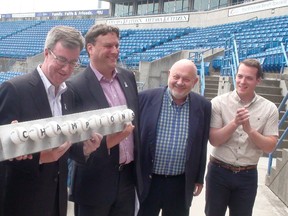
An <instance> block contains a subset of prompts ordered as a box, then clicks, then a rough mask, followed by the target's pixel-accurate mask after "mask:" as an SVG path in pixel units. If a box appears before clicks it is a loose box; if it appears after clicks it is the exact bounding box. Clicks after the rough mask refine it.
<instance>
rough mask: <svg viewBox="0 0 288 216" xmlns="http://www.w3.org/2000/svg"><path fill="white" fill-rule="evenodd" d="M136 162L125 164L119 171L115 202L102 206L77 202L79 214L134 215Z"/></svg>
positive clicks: (76, 212) (95, 215) (77, 212)
mask: <svg viewBox="0 0 288 216" xmlns="http://www.w3.org/2000/svg"><path fill="white" fill-rule="evenodd" d="M133 167H134V163H133V162H131V163H130V164H128V165H125V166H124V167H123V169H121V171H119V179H118V191H117V197H116V198H115V201H114V203H111V204H107V205H102V206H101V207H96V206H89V205H83V204H76V203H75V209H74V212H75V215H77V216H134V214H135V197H136V195H135V183H134V177H133Z"/></svg>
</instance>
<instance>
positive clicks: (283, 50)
mask: <svg viewBox="0 0 288 216" xmlns="http://www.w3.org/2000/svg"><path fill="white" fill-rule="evenodd" d="M286 43H288V41H286ZM281 48H282V52H283V55H284V59H285V63H286V66H287V67H288V57H287V54H286V50H285V46H284V44H283V43H281Z"/></svg>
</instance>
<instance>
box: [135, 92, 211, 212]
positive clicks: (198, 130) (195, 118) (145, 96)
mask: <svg viewBox="0 0 288 216" xmlns="http://www.w3.org/2000/svg"><path fill="white" fill-rule="evenodd" d="M166 89H167V87H165V88H156V89H150V90H146V91H143V92H140V93H139V109H140V140H141V165H142V166H141V170H142V177H143V187H144V188H143V193H142V195H141V197H140V201H141V202H142V201H143V200H144V199H145V198H146V197H147V195H148V192H149V188H150V184H151V180H152V169H153V162H154V156H155V143H156V131H157V122H158V118H159V115H160V111H161V106H162V99H163V95H164V92H165V91H166ZM189 107H190V110H189V134H188V143H187V152H186V164H185V201H186V206H187V207H190V205H191V201H192V198H193V191H194V186H195V183H203V181H204V174H205V168H206V156H207V155H206V152H207V142H208V136H209V129H210V117H211V103H210V102H209V101H207V100H206V99H205V98H204V97H202V96H200V95H199V94H196V93H194V92H191V93H189Z"/></svg>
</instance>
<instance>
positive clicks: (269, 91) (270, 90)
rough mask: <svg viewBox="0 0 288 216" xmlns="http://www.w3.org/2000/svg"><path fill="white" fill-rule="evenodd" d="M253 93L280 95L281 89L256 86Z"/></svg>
mask: <svg viewBox="0 0 288 216" xmlns="http://www.w3.org/2000/svg"><path fill="white" fill-rule="evenodd" d="M255 91H256V92H257V93H258V94H273V95H274V94H275V95H281V91H282V89H281V88H280V87H272V86H257V87H256V89H255Z"/></svg>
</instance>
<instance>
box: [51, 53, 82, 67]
mask: <svg viewBox="0 0 288 216" xmlns="http://www.w3.org/2000/svg"><path fill="white" fill-rule="evenodd" d="M48 50H49V52H50V53H51V55H52V56H53V58H54V59H55V61H56V62H57V64H58V65H61V66H66V65H67V64H69V65H70V66H73V67H74V68H78V67H80V64H81V62H80V60H79V59H78V60H77V61H68V60H67V59H66V58H64V57H62V56H56V55H55V54H54V53H53V52H52V50H51V49H48Z"/></svg>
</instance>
